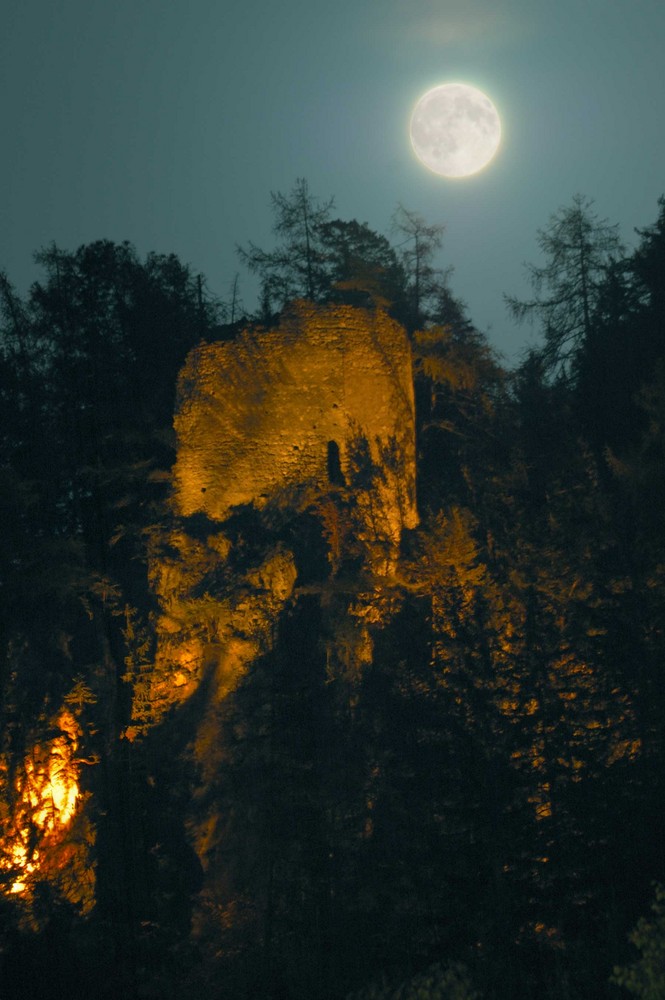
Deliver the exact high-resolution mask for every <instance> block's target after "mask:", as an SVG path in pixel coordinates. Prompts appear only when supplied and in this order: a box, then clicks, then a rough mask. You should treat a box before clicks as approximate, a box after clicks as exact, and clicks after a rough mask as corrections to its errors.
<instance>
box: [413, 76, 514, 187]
mask: <svg viewBox="0 0 665 1000" xmlns="http://www.w3.org/2000/svg"><path fill="white" fill-rule="evenodd" d="M500 141H501V120H500V118H499V115H498V112H497V110H496V108H495V107H494V105H493V104H492V102H491V101H490V99H489V97H487V95H486V94H483V92H482V90H477V89H476V88H475V87H471V86H469V85H468V84H466V83H444V84H441V86H439V87H434V88H433V89H432V90H428V91H427V93H426V94H423V96H422V97H421V98H420V100H419V101H418V103H417V104H416V106H415V108H414V110H413V114H412V115H411V145H412V146H413V151H414V152H415V154H416V156H417V157H418V159H419V160H421V162H422V163H424V164H425V166H426V167H429V169H430V170H433V171H434V173H436V174H441V175H442V176H443V177H468V176H469V175H471V174H476V173H478V171H479V170H482V168H483V167H485V166H487V164H488V163H489V162H490V160H491V159H492V157H493V156H494V154H495V153H496V151H497V149H498V148H499V142H500Z"/></svg>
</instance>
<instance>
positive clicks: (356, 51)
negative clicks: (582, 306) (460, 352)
mask: <svg viewBox="0 0 665 1000" xmlns="http://www.w3.org/2000/svg"><path fill="white" fill-rule="evenodd" d="M0 67H1V69H0V72H1V79H0V118H1V120H2V139H3V153H2V156H1V157H0V192H1V193H0V268H2V269H4V270H5V271H6V272H7V274H8V276H9V277H10V279H11V280H12V281H13V282H14V283H15V284H16V285H17V287H18V288H19V290H20V291H22V292H24V291H25V290H27V287H28V285H29V283H30V281H32V280H33V279H34V278H35V277H36V276H37V274H38V272H37V270H36V267H35V265H34V264H33V262H32V254H33V252H34V251H35V250H38V249H39V248H40V247H43V246H46V245H48V244H49V243H50V242H51V241H56V243H57V244H58V245H59V246H61V247H62V248H63V249H68V250H74V249H76V247H78V246H79V245H81V244H83V243H87V242H90V241H92V240H95V239H100V238H108V239H112V240H118V241H119V240H124V239H127V240H130V241H131V242H132V243H134V244H135V245H136V247H137V249H138V250H139V252H140V253H141V254H144V253H146V252H147V251H149V250H156V251H158V252H174V253H176V254H178V256H179V257H180V258H181V259H182V260H183V261H185V262H187V263H189V264H191V266H192V267H193V269H194V270H195V271H197V272H201V273H203V274H204V275H205V276H206V278H207V280H208V286H209V288H210V290H211V292H213V293H214V294H216V295H218V296H220V297H225V296H226V295H227V294H228V290H229V286H230V284H231V282H232V280H233V277H234V274H235V273H236V272H237V271H240V272H241V293H242V295H243V298H244V301H245V306H246V308H247V309H250V310H251V309H253V308H254V307H255V298H254V295H255V293H254V282H253V280H250V278H249V277H248V276H246V275H245V274H244V273H243V272H242V270H241V268H240V265H239V263H238V261H237V258H236V255H235V249H234V248H235V245H236V244H237V243H246V242H247V241H248V240H252V241H254V242H255V243H258V244H259V245H260V246H266V247H269V246H270V245H271V235H270V225H271V213H270V191H271V190H274V191H284V192H287V191H289V190H290V189H291V188H292V187H293V184H294V182H295V179H296V178H297V177H305V178H306V179H307V180H308V182H309V186H310V190H311V191H312V192H313V193H314V194H316V195H318V196H320V197H321V198H327V197H329V196H330V195H334V197H335V203H336V214H337V215H339V217H341V218H343V219H351V218H356V219H358V220H359V221H361V222H362V221H364V222H367V223H368V224H369V225H370V226H371V227H372V228H374V229H376V230H378V231H381V232H385V233H386V234H387V235H390V232H389V230H390V219H391V215H392V213H393V211H394V209H395V208H396V206H397V204H398V203H400V202H401V203H402V204H403V205H404V206H405V207H407V208H409V209H413V210H415V211H417V212H420V213H422V214H423V215H424V216H425V218H426V219H427V221H428V222H431V223H434V222H436V223H443V224H444V225H445V226H446V234H445V240H444V246H443V249H442V253H441V259H440V264H441V266H442V267H448V266H450V265H452V266H453V267H454V268H455V271H454V274H453V276H452V279H451V287H452V290H453V292H454V293H455V294H456V295H458V296H459V297H461V298H462V299H464V300H465V301H466V302H467V304H468V307H469V312H470V315H471V318H472V319H473V321H474V322H475V323H476V325H477V326H479V327H480V328H481V329H482V330H484V331H486V332H487V333H488V334H489V336H490V339H491V341H492V343H493V344H494V345H495V346H496V347H497V348H498V349H499V350H501V351H503V352H504V353H505V354H506V355H507V356H508V357H509V358H516V357H517V355H518V354H519V351H520V349H521V348H523V347H524V346H525V345H526V344H527V343H528V342H529V339H530V337H531V336H532V334H530V333H529V330H528V328H524V329H520V328H515V326H514V323H513V321H512V320H511V319H510V318H509V316H508V314H507V312H506V309H505V307H504V304H503V293H504V292H508V293H512V294H518V295H524V294H526V292H527V288H526V286H525V284H524V276H523V268H522V262H524V261H527V260H528V261H534V262H535V261H537V260H538V257H537V246H536V230H537V229H538V228H540V227H543V226H544V225H546V223H547V220H548V217H549V216H550V214H551V213H553V212H555V211H556V210H557V209H558V208H559V207H561V206H563V205H568V204H569V203H570V201H571V199H572V196H573V195H574V194H576V193H581V194H584V195H586V196H588V197H590V198H593V199H594V201H595V208H596V211H597V213H598V215H599V216H600V217H601V218H605V217H606V218H608V219H610V221H613V222H618V223H619V224H620V227H621V234H622V236H623V238H624V239H625V240H626V242H627V243H628V244H629V245H630V244H631V243H632V242H634V227H636V226H637V227H644V226H647V225H650V224H652V223H653V222H654V221H655V219H656V216H657V211H658V209H657V199H658V197H659V195H661V194H663V193H665V169H664V168H665V127H664V124H663V123H664V122H665V68H664V67H665V4H664V3H663V2H662V0H558V2H557V3H553V2H551V0H512V2H507V0H503V2H502V0H498V2H497V0H448V2H446V0H439V2H433V0H372V2H370V0H338V2H337V3H334V4H322V3H316V2H312V0H308V2H305V0H282V2H275V0H270V2H268V0H242V2H240V0H186V2H185V0H168V2H167V0H5V3H4V5H3V15H2V23H1V25H0ZM456 80H462V81H465V82H468V83H471V84H474V85H475V86H478V87H480V88H481V89H483V90H484V91H485V92H486V93H487V94H488V95H489V96H490V98H491V99H492V100H493V101H494V103H495V104H496V106H497V108H498V110H499V113H500V115H501V118H502V121H503V130H504V138H503V143H502V146H501V148H500V150H499V152H498V154H497V156H496V158H495V160H494V161H493V163H492V164H491V165H490V166H489V167H488V168H487V169H486V170H485V171H483V172H482V173H480V174H478V175H476V176H474V177H469V178H466V179H462V180H446V179H444V178H441V177H437V176H436V175H434V174H432V173H430V172H429V171H428V170H426V169H425V168H424V167H423V166H422V165H420V164H419V162H418V161H417V160H416V158H415V156H414V155H413V153H412V151H411V148H410V144H409V139H408V122H409V116H410V113H411V109H412V107H413V105H414V103H415V101H416V100H417V98H418V97H419V96H420V95H421V94H422V93H423V91H425V90H426V89H428V88H429V87H431V86H433V85H434V84H437V83H443V82H447V81H456Z"/></svg>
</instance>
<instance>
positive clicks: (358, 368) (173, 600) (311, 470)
mask: <svg viewBox="0 0 665 1000" xmlns="http://www.w3.org/2000/svg"><path fill="white" fill-rule="evenodd" d="M175 428H176V432H177V440H178V445H177V460H176V465H175V469H174V508H175V513H176V514H177V515H179V516H180V517H181V518H185V519H186V518H188V517H191V516H193V515H197V514H200V515H205V518H207V520H206V521H205V522H204V523H205V525H206V529H205V531H204V533H203V535H202V534H201V531H200V525H199V527H198V528H193V533H192V534H190V533H189V528H188V526H187V522H186V520H185V521H181V522H180V523H181V527H179V528H177V529H175V530H173V531H172V532H171V533H170V535H169V537H168V540H167V544H166V545H165V547H164V548H163V550H162V551H161V552H160V553H158V554H156V555H155V557H154V558H153V560H152V563H151V567H150V575H151V586H152V589H153V592H154V593H155V595H156V597H157V599H158V602H159V606H160V614H159V616H158V617H157V619H156V632H157V650H156V657H155V662H154V667H153V669H151V670H146V671H141V672H140V673H139V674H136V675H135V676H133V678H132V680H133V683H134V712H133V724H132V726H130V728H129V729H128V730H127V735H128V736H129V737H130V738H133V736H134V735H136V734H138V733H140V732H145V731H147V729H149V728H151V727H152V726H154V725H156V724H158V723H159V722H160V720H161V719H163V718H164V715H165V714H166V712H168V711H169V709H171V708H173V707H176V706H178V705H182V704H183V703H184V702H186V701H188V700H189V699H190V698H191V697H192V696H193V695H195V694H196V692H197V691H198V690H199V688H200V685H201V683H202V681H203V680H204V679H205V682H206V688H205V690H206V705H207V706H208V708H209V709H211V710H212V712H213V716H214V705H215V704H219V702H220V700H222V699H224V698H225V697H226V696H227V695H228V694H229V693H230V692H231V691H233V690H234V688H235V687H236V686H237V684H238V683H239V681H240V680H241V678H242V677H243V676H244V675H245V674H246V673H247V671H248V670H249V669H250V668H251V664H252V663H253V662H254V661H255V660H256V659H257V658H258V657H259V656H261V655H263V654H265V653H266V652H268V651H269V650H270V648H271V646H272V642H273V637H274V630H275V623H276V622H277V621H278V619H279V616H280V614H281V612H282V611H283V609H284V608H285V606H286V605H287V604H288V602H289V601H291V600H292V599H293V597H294V592H295V587H296V583H297V580H298V569H297V565H296V557H295V554H294V552H292V551H291V550H290V549H289V547H288V546H287V545H286V544H285V543H284V542H283V541H280V542H278V543H275V542H273V543H271V545H270V546H268V548H267V549H265V550H264V551H262V552H261V553H260V554H259V553H257V554H256V557H255V560H254V557H252V561H251V564H249V565H245V566H244V568H243V569H242V570H240V569H239V568H238V567H237V565H236V567H235V568H234V569H233V570H229V568H228V567H229V565H230V560H231V563H232V555H233V552H232V550H233V543H232V542H231V540H230V537H227V534H226V533H225V532H227V531H228V532H229V536H230V535H232V534H233V533H232V531H230V529H229V528H228V525H227V524H226V522H227V519H228V518H229V517H230V516H231V515H232V514H233V513H234V510H235V509H237V508H239V507H247V506H250V505H251V506H253V507H255V508H258V509H265V508H266V506H268V505H273V506H275V507H277V508H280V509H281V510H282V511H283V512H284V511H286V512H287V514H288V516H289V517H290V516H292V515H297V514H298V513H299V512H302V511H306V510H309V511H312V510H313V511H315V512H316V515H317V516H318V517H319V518H320V521H321V524H322V530H323V531H324V533H326V538H327V540H328V544H329V555H328V558H329V562H330V565H331V571H332V573H333V575H334V574H335V573H336V572H337V569H338V568H339V565H340V564H341V561H342V559H343V556H344V548H345V544H346V543H347V542H348V539H349V533H351V535H352V536H353V538H352V540H351V544H352V545H353V544H355V542H356V541H357V539H359V547H358V546H356V548H357V549H358V551H361V552H362V554H363V555H362V558H363V564H364V568H365V571H366V572H367V573H368V575H369V578H371V577H372V576H373V577H384V578H385V577H386V576H389V575H390V574H391V573H392V572H393V571H394V569H395V566H396V563H397V559H398V551H399V543H400V539H401V535H402V532H403V530H404V529H405V528H411V527H414V526H415V524H416V520H417V517H416V507H415V420H414V401H413V383H412V371H411V352H410V345H409V342H408V339H407V336H406V333H405V332H404V330H403V329H402V328H401V327H400V326H399V325H398V324H397V323H395V322H394V321H393V320H391V319H390V318H389V317H388V316H387V315H386V314H385V313H382V312H367V311H365V310H359V309H353V308H351V307H346V306H338V307H317V306H314V305H312V304H311V303H305V302H299V303H296V304H295V305H294V306H293V308H292V310H291V311H290V313H289V314H288V315H286V316H283V317H282V319H281V322H280V326H279V327H278V328H277V329H275V330H268V331H266V330H258V331H246V332H244V333H243V334H241V335H240V336H239V337H238V338H237V339H236V340H234V341H231V342H224V343H214V344H202V345H200V346H199V347H197V348H196V349H195V350H194V351H192V352H191V353H190V355H189V357H188V359H187V362H186V364H185V367H184V368H183V371H182V372H181V376H180V379H179V384H178V407H177V412H176V416H175ZM359 445H360V452H362V451H363V449H364V460H363V461H361V462H360V463H358V454H359ZM368 466H369V469H368V468H367V467H368ZM354 468H355V470H356V471H355V473H354ZM354 476H355V480H354ZM356 485H357V488H356ZM336 490H338V491H339V490H341V492H342V493H343V494H344V497H343V498H342V499H341V500H340V501H339V503H338V502H337V499H336V494H335V491H336ZM350 492H351V493H352V494H353V501H352V507H353V518H354V519H353V520H352V521H347V522H345V523H344V524H343V523H342V521H343V517H344V514H343V511H344V509H345V504H347V505H348V504H349V502H350V501H349V493H350ZM247 530H250V531H251V528H249V529H247ZM340 533H341V536H343V537H341V539H340ZM234 565H235V564H234ZM369 589H370V592H368V593H367V594H366V595H364V596H363V595H357V599H356V600H355V602H354V604H353V608H352V609H350V610H349V619H348V622H347V623H346V625H345V628H346V629H347V633H348V634H346V635H345V640H344V646H345V648H346V649H348V657H349V666H348V668H349V670H352V669H353V668H354V664H355V666H357V667H358V668H360V666H361V665H362V664H363V663H367V662H370V661H371V656H372V644H371V640H370V635H369V626H370V623H371V622H372V621H375V619H376V620H377V621H378V620H379V619H381V618H382V614H381V613H380V609H379V606H378V603H376V595H375V594H374V593H373V592H371V591H372V588H371V587H370V588H369ZM374 605H376V606H374ZM373 616H374V617H373ZM351 661H353V663H351ZM206 711H207V709H206ZM206 732H207V722H206V720H205V718H203V719H202V721H201V724H200V729H199V737H201V733H206ZM208 742H209V741H207V740H206V743H207V744H208Z"/></svg>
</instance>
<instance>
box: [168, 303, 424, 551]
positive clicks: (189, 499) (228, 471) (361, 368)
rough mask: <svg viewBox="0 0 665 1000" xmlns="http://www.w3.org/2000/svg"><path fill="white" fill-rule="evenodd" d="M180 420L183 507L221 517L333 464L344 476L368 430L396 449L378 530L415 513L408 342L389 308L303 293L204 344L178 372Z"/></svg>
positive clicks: (379, 447)
mask: <svg viewBox="0 0 665 1000" xmlns="http://www.w3.org/2000/svg"><path fill="white" fill-rule="evenodd" d="M175 428H176V432H177V435H178V458H177V463H176V467H175V489H176V498H177V506H178V509H179V512H180V513H181V514H182V515H184V516H188V515H191V514H195V513H197V512H202V513H205V514H206V515H207V516H208V517H209V518H210V519H211V520H214V521H223V520H224V519H225V518H226V517H227V516H228V514H229V513H230V511H231V509H232V508H233V507H235V506H238V505H241V504H250V503H252V504H254V505H256V506H257V507H261V506H264V505H265V504H266V503H268V502H270V501H273V500H279V499H280V498H284V499H287V498H289V497H290V496H294V495H296V496H297V495H298V494H299V493H302V492H303V491H306V490H310V491H311V490H314V491H317V490H319V491H321V490H326V489H329V488H330V485H331V477H332V478H333V479H334V476H335V467H336V466H338V467H339V473H341V475H342V476H345V477H348V475H349V459H350V450H349V446H350V443H351V442H352V441H353V440H354V439H357V438H358V437H359V436H361V437H364V438H365V439H366V440H367V442H368V444H369V449H370V453H371V457H372V460H373V461H374V462H375V463H377V464H378V465H379V466H381V467H382V468H384V467H385V464H386V463H385V461H384V459H385V454H386V453H387V451H389V450H391V443H392V445H393V446H394V447H392V453H393V455H395V456H396V457H397V462H396V465H394V466H393V468H391V469H390V470H386V473H387V474H386V475H385V477H384V478H385V482H383V483H382V484H380V485H379V484H377V486H376V491H377V498H376V499H377V500H380V506H381V509H382V518H381V520H382V522H383V526H382V527H381V528H380V529H379V530H380V531H381V532H383V531H385V532H386V533H387V534H388V535H389V536H390V537H391V538H392V541H393V542H398V541H399V536H400V534H401V531H402V529H403V528H405V527H413V526H414V525H415V523H416V507H415V433H414V403H413V383H412V376H411V354H410V348H409V343H408V340H407V337H406V334H405V332H404V330H403V329H402V328H401V327H400V326H399V325H398V324H397V323H395V322H394V321H393V320H392V319H390V318H389V317H388V316H387V315H386V314H385V313H383V312H380V311H377V312H371V313H370V312H367V311H365V310H360V309H354V308H352V307H350V306H337V307H331V306H326V307H317V306H315V305H313V304H312V303H309V302H298V303H296V304H295V305H294V306H293V308H292V310H291V312H290V313H289V314H288V315H287V316H284V317H283V318H282V321H281V323H280V326H279V328H278V329H276V330H269V331H247V332H245V333H243V334H242V335H241V336H240V337H239V338H238V339H237V340H235V341H233V342H230V343H215V344H203V345H201V346H199V347H198V348H196V349H195V350H194V351H193V352H192V353H191V354H190V356H189V358H188V360H187V364H186V365H185V368H184V370H183V372H182V374H181V378H180V383H179V406H178V412H177V415H176V419H175ZM378 494H380V497H379V495H378ZM375 506H376V505H375ZM371 530H376V524H374V525H372V526H371Z"/></svg>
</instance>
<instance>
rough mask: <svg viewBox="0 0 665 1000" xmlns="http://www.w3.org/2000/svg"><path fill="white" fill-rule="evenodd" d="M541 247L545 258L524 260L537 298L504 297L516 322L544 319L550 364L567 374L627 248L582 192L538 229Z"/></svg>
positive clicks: (571, 371) (545, 349)
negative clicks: (532, 261) (611, 273)
mask: <svg viewBox="0 0 665 1000" xmlns="http://www.w3.org/2000/svg"><path fill="white" fill-rule="evenodd" d="M538 246H539V248H540V250H541V252H542V255H543V257H544V260H545V263H544V264H542V265H536V264H527V265H526V271H527V277H528V280H529V283H530V285H531V287H532V288H533V291H534V293H535V295H534V298H532V299H529V300H527V301H524V300H522V299H518V298H516V297H515V296H510V295H507V296H506V297H505V300H506V303H507V305H508V308H509V310H510V312H511V313H512V315H513V316H514V317H515V319H516V320H517V321H518V322H522V321H523V320H525V319H528V320H533V319H534V318H535V319H538V320H540V321H541V323H542V327H543V334H544V339H545V344H544V347H543V350H542V355H543V359H544V361H545V363H546V366H547V368H548V370H549V371H551V372H552V373H553V374H554V375H561V376H563V377H564V379H567V378H570V377H571V376H572V375H574V372H575V367H576V359H577V355H578V353H579V351H580V348H581V347H582V346H583V344H584V343H585V341H586V340H587V339H588V338H589V336H590V335H591V332H592V329H593V324H594V316H595V311H596V307H597V305H598V303H599V299H600V295H601V290H602V288H603V285H604V282H605V279H606V277H607V274H608V270H609V269H610V267H611V265H612V264H613V263H615V262H616V261H617V260H618V259H619V258H620V257H621V256H622V253H623V249H622V246H621V242H620V240H619V235H618V227H617V226H616V225H612V224H611V223H609V222H608V221H607V220H606V219H599V218H598V216H597V215H596V214H595V212H594V211H593V202H592V201H590V200H589V199H588V198H585V197H584V196H583V195H581V194H576V195H575V196H574V198H573V201H572V204H571V205H570V206H568V207H566V208H561V209H559V211H558V212H555V213H554V215H552V216H551V218H550V221H549V224H548V226H547V227H546V228H545V229H540V230H538Z"/></svg>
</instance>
